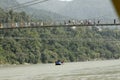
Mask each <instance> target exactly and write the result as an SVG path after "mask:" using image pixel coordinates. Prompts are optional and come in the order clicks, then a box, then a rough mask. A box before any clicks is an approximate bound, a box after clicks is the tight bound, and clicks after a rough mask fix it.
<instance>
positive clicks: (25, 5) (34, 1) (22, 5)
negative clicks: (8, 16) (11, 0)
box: [9, 0, 49, 10]
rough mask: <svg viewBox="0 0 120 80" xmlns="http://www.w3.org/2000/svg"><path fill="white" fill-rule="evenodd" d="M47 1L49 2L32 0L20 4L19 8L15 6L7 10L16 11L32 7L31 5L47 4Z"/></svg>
mask: <svg viewBox="0 0 120 80" xmlns="http://www.w3.org/2000/svg"><path fill="white" fill-rule="evenodd" d="M47 1H49V0H42V1H41V0H33V1H28V2H25V3H22V4H20V5H19V6H18V5H15V6H13V7H10V8H9V9H12V10H16V9H19V8H24V7H27V6H32V5H35V4H39V3H44V2H47Z"/></svg>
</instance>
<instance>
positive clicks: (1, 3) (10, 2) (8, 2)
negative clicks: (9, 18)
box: [0, 0, 68, 21]
mask: <svg viewBox="0 0 120 80" xmlns="http://www.w3.org/2000/svg"><path fill="white" fill-rule="evenodd" d="M14 5H19V3H18V2H17V1H16V0H0V7H2V8H3V9H5V10H7V9H8V8H9V7H11V6H14ZM17 11H25V12H27V13H28V14H30V15H31V16H33V17H35V18H37V19H39V20H53V21H55V20H65V19H68V18H67V17H65V16H62V15H59V14H57V13H54V12H50V11H45V10H41V9H40V10H39V9H34V8H31V7H25V8H24V9H18V10H17Z"/></svg>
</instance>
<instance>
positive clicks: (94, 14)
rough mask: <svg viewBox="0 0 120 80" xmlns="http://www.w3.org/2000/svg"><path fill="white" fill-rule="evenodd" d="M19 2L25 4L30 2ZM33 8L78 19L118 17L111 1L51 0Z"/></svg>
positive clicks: (23, 0) (22, 0)
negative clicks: (69, 0)
mask: <svg viewBox="0 0 120 80" xmlns="http://www.w3.org/2000/svg"><path fill="white" fill-rule="evenodd" d="M18 1H20V2H25V1H28V0H18ZM51 4H52V5H51ZM32 7H35V8H37V9H44V10H47V11H52V12H56V13H58V14H61V15H64V16H69V17H72V18H76V19H91V18H92V19H93V18H100V19H101V18H105V19H106V18H107V19H108V18H115V17H116V13H115V11H114V9H113V7H112V4H111V2H110V0H73V1H72V2H66V1H64V0H63V1H60V0H50V1H48V2H46V3H42V4H38V5H34V6H32Z"/></svg>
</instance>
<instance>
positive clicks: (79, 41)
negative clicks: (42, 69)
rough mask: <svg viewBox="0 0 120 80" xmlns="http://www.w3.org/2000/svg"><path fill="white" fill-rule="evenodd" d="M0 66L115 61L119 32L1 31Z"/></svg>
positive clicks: (118, 54)
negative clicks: (0, 64) (100, 60)
mask: <svg viewBox="0 0 120 80" xmlns="http://www.w3.org/2000/svg"><path fill="white" fill-rule="evenodd" d="M1 33H2V34H1V38H0V62H1V63H10V64H23V63H51V62H54V61H55V60H57V59H60V60H64V61H70V62H73V61H86V60H94V59H97V60H98V59H118V58H119V57H120V44H119V40H120V31H118V30H117V29H114V30H110V29H107V28H106V29H103V30H102V31H98V30H97V29H96V28H95V27H93V28H92V29H91V28H88V27H80V28H77V29H75V30H74V29H72V28H69V27H68V28H64V27H61V28H39V29H14V30H1Z"/></svg>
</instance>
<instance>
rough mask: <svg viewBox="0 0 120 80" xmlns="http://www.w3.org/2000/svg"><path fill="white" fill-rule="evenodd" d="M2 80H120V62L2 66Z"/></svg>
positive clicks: (0, 77)
mask: <svg viewBox="0 0 120 80" xmlns="http://www.w3.org/2000/svg"><path fill="white" fill-rule="evenodd" d="M0 80H120V60H106V61H88V62H73V63H64V64H63V65H60V66H55V65H54V64H36V65H16V66H15V65H14V66H6V67H4V66H1V67H0Z"/></svg>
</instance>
